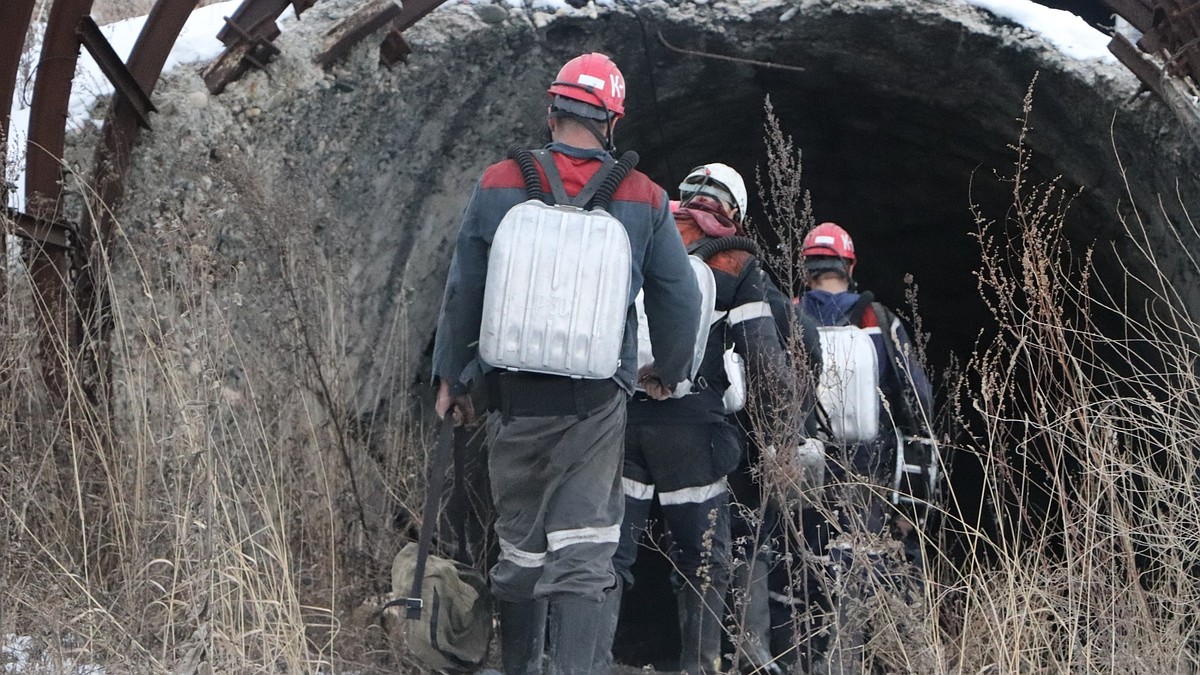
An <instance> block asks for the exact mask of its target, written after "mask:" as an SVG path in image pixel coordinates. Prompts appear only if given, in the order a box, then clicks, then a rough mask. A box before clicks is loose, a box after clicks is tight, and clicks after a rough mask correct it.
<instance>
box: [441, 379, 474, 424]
mask: <svg viewBox="0 0 1200 675" xmlns="http://www.w3.org/2000/svg"><path fill="white" fill-rule="evenodd" d="M434 410H435V411H436V412H437V416H438V419H445V417H446V413H448V412H450V411H451V410H453V411H454V422H455V424H457V425H459V426H462V425H464V424H470V423H471V422H474V421H475V404H474V403H472V402H471V397H470V396H468V395H466V394H463V395H461V396H454V395H452V394H451V393H450V382H449V381H447V380H442V381H441V382H440V383H438V393H437V402H436V403H435V404H434Z"/></svg>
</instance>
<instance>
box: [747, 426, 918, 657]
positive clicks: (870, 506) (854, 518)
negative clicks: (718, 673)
mask: <svg viewBox="0 0 1200 675" xmlns="http://www.w3.org/2000/svg"><path fill="white" fill-rule="evenodd" d="M829 452H830V458H829V462H828V464H827V470H826V486H825V488H824V490H823V491H824V497H823V499H822V504H821V505H820V506H819V507H817V508H807V509H804V512H803V513H801V514H793V515H792V517H793V518H797V519H798V521H799V522H797V523H796V525H797V526H798V527H797V529H799V531H800V533H801V534H802V535H803V541H801V542H796V541H788V542H782V541H781V542H780V543H779V544H777V548H778V549H780V550H782V551H786V553H784V556H783V557H784V558H786V564H783V565H776V566H775V567H774V568H773V570H772V575H771V583H770V587H771V615H772V625H773V626H774V627H775V631H774V635H773V636H772V651H774V652H775V654H776V655H777V656H780V657H781V661H783V662H785V663H791V662H794V661H796V660H800V661H802V662H803V665H804V667H805V668H809V667H811V666H812V663H813V662H815V661H822V660H825V659H833V658H834V656H835V654H834V653H831V649H833V644H834V641H835V640H836V641H838V642H837V644H838V645H839V647H840V648H839V649H838V650H837V653H838V654H841V655H842V657H843V658H853V659H861V658H862V653H861V650H862V641H863V640H864V639H865V638H864V633H865V631H866V630H867V629H866V627H865V625H864V624H862V618H861V617H860V616H859V615H861V614H862V611H854V610H853V604H854V603H857V602H862V601H863V600H864V599H865V598H867V597H870V596H872V595H874V594H875V593H876V592H877V591H879V590H881V589H883V590H886V592H888V593H898V594H899V595H900V597H902V598H904V599H906V600H911V598H912V592H913V590H914V589H915V588H916V586H915V585H914V584H917V585H919V583H920V582H919V578H920V574H919V570H920V567H921V559H920V553H919V549H918V548H913V547H910V546H908V542H906V541H903V540H902V541H901V544H902V546H901V549H900V551H898V552H897V551H896V547H895V545H894V544H890V543H889V540H890V539H891V537H892V536H893V533H892V529H893V524H894V523H893V519H894V515H895V513H896V511H895V509H894V508H893V507H892V505H891V504H890V503H889V502H888V496H889V495H890V491H889V487H890V483H891V477H892V462H893V461H894V459H893V458H894V457H895V455H894V450H893V449H892V447H891V444H888V443H882V442H881V443H875V444H869V445H867V444H864V445H859V446H851V447H848V448H841V449H840V450H839V449H835V448H834V447H832V446H830V448H829ZM910 549H911V550H910ZM897 554H898V555H897ZM847 602H849V603H851V611H849V612H846V611H839V607H840V606H842V605H844V604H846V603H847ZM848 616H849V617H850V618H848ZM847 655H848V656H847ZM856 663H857V661H856Z"/></svg>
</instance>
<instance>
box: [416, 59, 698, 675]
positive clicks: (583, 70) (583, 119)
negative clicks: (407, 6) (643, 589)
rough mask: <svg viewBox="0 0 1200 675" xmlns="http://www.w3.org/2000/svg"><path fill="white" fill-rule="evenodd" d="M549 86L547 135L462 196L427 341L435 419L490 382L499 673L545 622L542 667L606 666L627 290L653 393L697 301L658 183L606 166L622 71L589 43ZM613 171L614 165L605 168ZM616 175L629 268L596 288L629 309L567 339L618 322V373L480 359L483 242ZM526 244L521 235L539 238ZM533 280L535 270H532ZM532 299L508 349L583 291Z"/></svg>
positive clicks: (490, 277)
mask: <svg viewBox="0 0 1200 675" xmlns="http://www.w3.org/2000/svg"><path fill="white" fill-rule="evenodd" d="M547 93H548V94H549V108H548V114H547V125H548V127H549V129H550V135H551V139H552V141H551V143H550V144H549V145H548V146H546V148H544V149H543V150H540V151H536V152H534V153H528V152H527V151H522V150H519V149H518V150H515V151H514V152H513V153H511V157H512V158H510V159H508V160H505V161H502V162H498V163H496V164H493V165H492V166H490V167H488V168H487V169H486V170H485V171H484V173H483V176H482V177H481V178H480V180H479V183H478V185H477V186H476V188H475V192H474V194H473V195H472V196H471V199H470V201H469V203H468V204H467V207H466V210H465V212H464V215H463V221H462V225H461V229H460V231H459V235H458V240H457V244H456V248H455V252H454V257H453V259H452V261H451V264H450V271H449V276H448V278H447V281H446V290H445V295H444V298H443V301H442V309H441V316H440V318H439V322H438V330H437V337H436V340H435V345H434V354H433V374H434V376H435V377H436V379H437V383H438V394H437V413H438V415H439V416H442V417H444V416H445V415H446V414H447V413H450V412H451V411H455V412H456V414H457V415H458V416H459V417H462V418H465V419H470V418H471V416H472V415H473V407H472V403H471V399H470V397H469V396H468V388H469V386H470V385H471V384H472V383H473V382H476V381H482V383H483V387H482V388H483V389H485V390H486V391H487V393H488V399H489V406H488V409H489V417H488V419H487V432H488V467H489V473H490V480H491V488H492V499H493V503H494V504H495V507H496V523H495V531H496V535H497V539H498V540H499V546H500V556H499V560H498V561H497V563H496V565H495V566H494V567H493V568H492V569H491V571H490V584H491V588H492V592H493V595H494V596H495V598H496V600H497V604H498V607H499V614H500V638H501V639H500V643H501V657H502V661H503V668H504V672H505V673H506V675H518V674H532V673H540V672H542V666H541V662H542V652H543V647H544V646H547V645H545V644H544V643H545V642H546V638H547V635H548V637H549V644H548V648H549V661H550V664H549V670H550V672H553V673H563V674H584V673H597V672H603V671H604V670H605V667H604V665H603V663H599V664H597V663H595V662H594V659H596V658H598V657H600V656H601V655H603V654H604V653H605V652H606V651H607V645H603V646H602V647H601V646H599V645H598V644H597V637H598V634H599V633H600V631H601V628H602V627H601V621H602V617H604V616H606V615H607V611H606V607H607V606H608V605H607V604H606V603H613V602H619V600H618V597H617V595H616V593H615V592H614V589H615V588H616V586H617V583H618V581H617V578H616V576H615V575H614V572H613V565H612V556H613V553H614V551H615V550H616V548H617V542H618V540H619V538H620V525H621V519H622V515H623V511H624V493H623V490H622V483H621V460H622V453H623V439H624V432H625V420H626V401H627V399H628V397H629V395H630V394H632V392H633V391H634V383H635V380H637V378H638V373H637V372H636V369H637V337H636V336H637V312H636V310H635V309H634V300H635V297H636V296H637V294H638V292H639V291H644V304H645V309H646V313H647V314H648V315H649V317H650V320H649V330H650V337H651V339H652V340H653V342H654V349H655V353H656V355H659V358H658V361H657V362H656V368H655V372H654V374H653V377H652V378H649V379H647V381H644V382H643V383H642V384H643V385H644V386H645V387H646V389H647V391H650V392H652V395H654V396H659V397H663V398H665V397H667V396H669V395H670V394H671V392H672V390H673V389H674V387H675V385H676V384H677V383H679V382H681V381H683V380H684V379H686V378H687V377H688V376H689V375H690V367H691V360H692V358H693V349H694V344H693V343H694V338H693V337H692V336H694V335H695V334H696V332H697V323H698V319H697V318H696V315H695V313H694V312H692V311H690V308H692V307H694V306H696V305H697V304H698V303H699V290H698V289H697V285H696V280H695V276H694V274H693V273H692V270H691V267H690V264H689V262H688V258H687V252H686V249H685V248H684V245H683V241H682V239H681V238H680V235H679V231H678V230H677V229H676V228H675V222H674V219H673V218H672V217H671V213H670V210H669V207H668V199H667V194H666V192H665V191H664V190H663V188H661V187H659V186H658V185H656V184H655V183H654V182H653V181H651V180H650V179H649V178H647V177H646V176H645V174H642V173H641V172H639V171H637V170H636V169H632V168H629V169H628V171H627V173H621V172H619V171H618V172H616V173H614V171H616V169H620V167H621V166H622V165H629V166H631V164H628V163H627V159H628V158H629V157H630V155H631V153H626V155H625V156H623V157H622V158H621V159H620V160H619V161H617V162H615V163H614V161H613V158H612V157H611V156H610V153H611V150H612V148H613V143H612V133H613V128H614V126H615V125H616V124H617V122H618V121H619V120H620V119H621V117H622V116H623V115H624V113H625V79H624V77H623V76H622V74H621V71H620V70H619V69H618V68H617V66H616V64H614V63H613V62H612V60H611V59H609V58H608V57H607V56H605V55H603V54H598V53H591V54H583V55H581V56H578V57H576V58H574V59H571V60H570V61H569V62H567V64H566V65H564V66H563V67H562V69H561V70H560V71H559V73H558V75H557V77H555V78H554V80H553V82H552V83H551V84H550V87H549V90H548V92H547ZM633 161H636V159H634V160H633ZM614 164H615V167H616V169H614ZM602 172H603V173H602ZM614 175H617V176H620V175H623V176H624V177H623V178H616V179H611V178H610V177H612V176H614ZM614 182H615V187H614V188H613V189H612V190H610V192H611V200H610V201H608V205H607V209H606V212H607V213H608V214H611V216H612V217H614V218H615V219H616V220H617V221H619V224H618V225H617V227H616V229H617V230H621V231H623V232H624V234H623V235H621V236H620V239H622V240H624V239H625V238H626V236H627V241H628V244H627V246H628V248H627V249H626V248H624V247H625V246H626V244H624V243H620V244H619V247H620V248H621V249H622V251H627V257H625V258H623V260H626V261H627V262H623V263H622V264H623V265H626V266H627V267H626V268H622V269H628V271H629V272H630V274H629V276H628V278H627V279H628V280H627V281H626V282H625V283H624V285H622V286H620V287H619V289H618V288H617V286H616V285H613V286H611V287H610V288H608V289H603V288H602V289H601V290H606V293H605V295H604V297H605V298H612V297H617V298H619V301H618V302H617V304H616V305H615V306H617V307H619V308H622V309H623V320H621V321H618V322H616V324H615V325H596V326H593V325H591V324H587V323H581V324H580V325H579V326H578V327H576V326H575V325H574V324H572V325H571V326H570V329H571V330H581V331H582V330H585V329H586V331H588V332H586V333H579V334H570V335H567V336H566V338H567V339H565V340H563V341H562V344H567V345H570V346H571V348H572V349H576V348H577V346H578V345H580V344H585V343H589V342H590V341H593V338H595V341H597V342H598V341H599V339H598V337H597V336H596V335H594V334H592V333H607V332H610V331H615V333H614V335H615V340H614V344H615V345H616V346H617V348H618V349H619V351H620V353H619V358H617V357H616V356H614V357H613V359H612V363H611V368H612V372H613V373H614V374H613V375H612V376H611V377H608V376H604V377H592V378H589V377H588V376H582V377H575V376H574V375H573V374H571V373H566V374H556V373H551V372H548V371H546V370H538V369H537V368H535V367H526V366H523V365H517V366H512V365H510V364H508V363H504V362H500V363H499V364H498V365H497V363H489V362H488V361H487V359H485V358H483V356H482V355H483V354H484V353H491V352H488V351H486V350H485V349H484V348H483V346H482V343H483V342H484V337H485V336H484V334H483V333H482V332H481V324H483V325H486V323H484V319H486V318H487V312H488V311H489V309H488V305H487V303H485V296H486V295H487V294H486V293H485V289H486V287H487V286H488V284H490V283H495V281H494V280H495V278H496V277H498V276H504V274H507V271H505V272H504V274H501V273H500V271H499V270H492V272H493V273H492V274H489V259H490V257H491V256H490V254H492V253H496V251H499V250H500V249H501V247H500V245H499V243H497V245H496V246H495V247H493V243H494V242H495V241H496V239H497V237H498V234H497V233H498V230H499V229H500V224H501V221H506V217H507V216H508V214H509V213H510V211H516V210H517V209H516V207H517V206H518V205H520V206H521V207H522V208H526V207H529V208H533V209H541V208H542V206H543V205H542V204H541V202H539V201H538V200H537V199H536V198H532V197H530V196H529V195H530V193H538V194H540V196H541V199H542V200H544V201H546V202H549V203H553V204H558V205H563V204H566V205H571V206H577V204H575V203H574V202H576V201H579V200H580V199H581V197H580V196H581V195H587V194H592V193H590V192H588V191H589V190H592V191H594V190H597V188H596V187H595V186H596V185H597V184H599V185H601V187H600V188H599V192H596V194H601V193H604V190H605V187H604V186H606V185H609V186H611V185H612V184H613V183H614ZM534 183H537V185H536V187H535V188H531V187H530V186H531V185H532V184H534ZM585 206H586V205H585ZM589 208H590V207H589ZM585 210H586V209H585ZM539 213H541V211H539ZM548 217H555V216H554V214H551V215H550V216H548ZM506 222H511V221H506ZM622 228H623V229H622ZM580 236H585V235H584V234H581V235H580ZM526 243H527V244H528V246H529V247H531V248H537V247H538V246H539V245H540V242H539V241H529V242H526ZM493 248H495V249H496V250H493ZM505 254H507V253H505ZM588 254H589V255H591V256H595V257H603V256H607V255H609V254H610V251H608V250H605V247H596V249H594V250H590V251H589V252H588ZM554 258H555V252H553V251H551V252H548V253H547V255H545V256H544V258H538V257H537V256H531V259H532V260H542V262H540V263H536V264H534V265H532V267H534V268H536V267H538V265H541V266H542V267H544V266H545V265H547V264H549V263H548V262H546V261H550V260H553V259H554ZM507 269H508V268H506V270H507ZM531 276H532V275H531ZM505 278H508V277H505ZM536 283H540V282H539V281H538V280H536V279H535V281H533V282H531V284H536ZM552 290H553V289H552ZM613 294H615V295H613ZM490 297H495V294H493V295H492V296H490ZM506 297H511V296H506ZM529 297H536V298H538V299H539V300H540V301H542V302H541V304H540V305H538V307H539V309H538V311H536V312H532V311H531V312H527V314H530V315H536V316H534V317H533V319H531V320H532V321H541V322H542V323H541V324H539V326H538V327H537V328H536V330H531V331H529V333H530V335H532V337H530V338H528V339H529V340H530V344H528V345H524V344H521V345H516V347H515V348H514V349H513V350H512V351H513V352H516V353H523V349H524V347H526V346H528V347H529V348H530V349H531V350H537V349H540V348H542V347H544V346H545V344H546V343H547V340H542V339H541V338H539V337H538V336H539V335H544V334H546V332H545V331H543V330H542V328H541V326H543V325H545V324H547V323H550V322H553V321H554V317H555V316H556V315H558V314H559V313H560V312H568V313H569V312H570V311H574V310H573V308H574V307H577V306H580V305H584V304H587V303H589V302H591V301H592V300H593V299H592V298H588V297H578V296H572V297H559V296H557V295H555V292H547V293H546V294H545V297H542V296H541V295H537V294H535V293H530V294H529ZM512 314H514V315H516V314H520V313H512ZM505 320H510V319H508V318H506V319H505ZM511 320H513V321H525V319H523V318H519V317H518V318H515V319H511ZM539 331H541V332H539ZM493 334H494V333H493ZM493 334H489V336H490V335H493ZM509 334H510V333H505V335H509ZM511 334H512V335H519V337H517V338H514V339H515V340H526V339H527V338H526V337H523V336H524V335H525V334H524V333H519V332H516V331H514V332H512V333H511ZM534 343H536V344H534ZM559 351H560V352H561V351H563V350H559ZM493 360H495V359H493ZM547 625H549V630H548V631H547Z"/></svg>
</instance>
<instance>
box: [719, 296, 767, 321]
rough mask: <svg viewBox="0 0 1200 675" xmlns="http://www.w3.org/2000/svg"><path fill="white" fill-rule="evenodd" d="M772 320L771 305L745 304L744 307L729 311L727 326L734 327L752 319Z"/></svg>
mask: <svg viewBox="0 0 1200 675" xmlns="http://www.w3.org/2000/svg"><path fill="white" fill-rule="evenodd" d="M765 318H774V315H773V314H772V313H771V305H770V304H769V303H767V302H763V301H761V300H760V301H758V302H747V303H746V304H744V305H738V306H737V307H734V308H733V309H731V310H729V319H728V320H729V325H730V326H736V325H738V324H739V323H741V322H743V321H750V320H752V319H765Z"/></svg>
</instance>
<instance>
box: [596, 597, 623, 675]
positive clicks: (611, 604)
mask: <svg viewBox="0 0 1200 675" xmlns="http://www.w3.org/2000/svg"><path fill="white" fill-rule="evenodd" d="M623 588H624V583H623V582H621V581H620V580H619V578H618V581H617V585H616V587H614V588H613V589H612V590H610V591H609V592H608V595H606V596H605V597H604V607H603V608H602V611H603V612H604V616H603V617H602V620H603V623H602V624H601V627H600V636H599V637H598V638H597V640H596V655H595V657H594V658H593V659H592V672H593V673H607V672H609V671H610V670H612V666H613V654H612V647H613V639H614V638H616V636H617V622H618V621H619V620H620V618H621V590H622V589H623Z"/></svg>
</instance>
